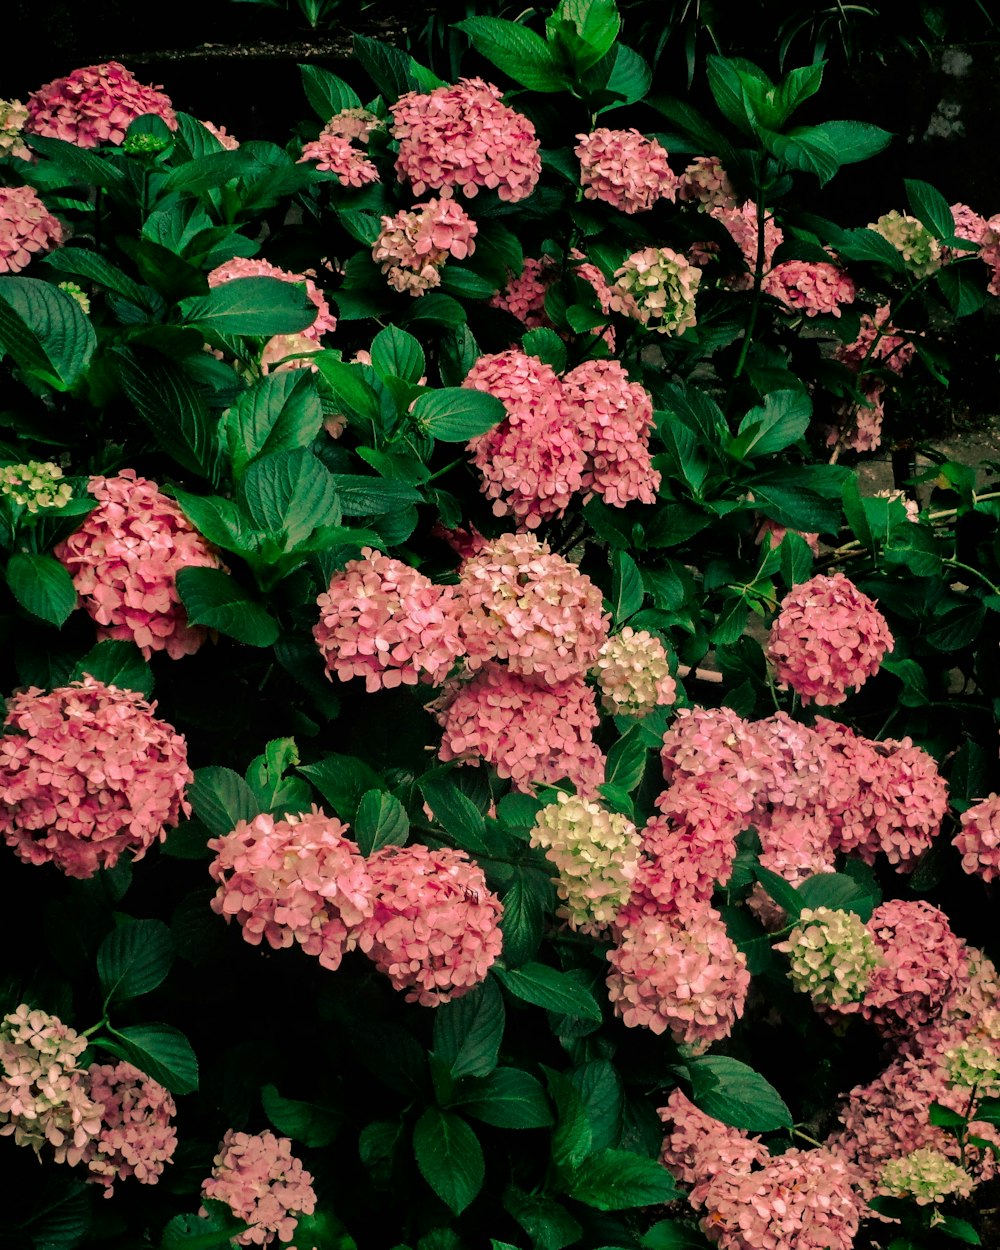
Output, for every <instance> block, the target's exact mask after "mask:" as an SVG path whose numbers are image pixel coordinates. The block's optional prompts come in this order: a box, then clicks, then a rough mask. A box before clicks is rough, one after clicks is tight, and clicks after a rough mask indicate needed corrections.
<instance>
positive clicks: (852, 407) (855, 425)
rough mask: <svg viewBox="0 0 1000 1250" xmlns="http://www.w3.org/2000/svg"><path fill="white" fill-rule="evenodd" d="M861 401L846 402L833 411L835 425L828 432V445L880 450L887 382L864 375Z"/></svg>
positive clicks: (850, 448)
mask: <svg viewBox="0 0 1000 1250" xmlns="http://www.w3.org/2000/svg"><path fill="white" fill-rule="evenodd" d="M858 389H859V390H860V392H861V402H858V403H855V402H854V401H852V400H844V401H843V402H841V403H839V404H838V405H837V407H836V410H835V412H834V424H833V425H832V427H831V428H830V429H829V430H828V431H827V438H826V445H827V446H828V447H834V446H836V445H839V446H841V447H844V448H847V449H848V450H850V451H877V450H878V448H879V447H881V445H882V423H883V421H884V420H885V399H884V393H885V383H884V382H883V381H882V380H881V378H875V377H870V376H867V375H866V376H865V378H864V380H863V381H862V382H861V384H860V386H859V388H858Z"/></svg>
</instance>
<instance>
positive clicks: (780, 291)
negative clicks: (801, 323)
mask: <svg viewBox="0 0 1000 1250" xmlns="http://www.w3.org/2000/svg"><path fill="white" fill-rule="evenodd" d="M762 289H763V290H764V292H765V294H767V295H773V296H774V298H775V299H776V300H778V301H779V303H782V304H784V305H785V307H786V308H788V309H790V310H791V311H792V312H798V313H805V315H806V316H807V317H817V316H819V315H820V314H821V313H829V314H830V315H832V316H834V317H839V316H840V308H841V305H842V304H853V303H854V283H853V281H852V280H851V278H850V275H849V274H847V273H845V272H844V270H843V269H841V268H840V266H839V265H833V264H828V263H826V262H825V261H818V262H817V261H805V260H786V261H782V263H781V264H780V265H775V266H774V268H773V269H771V270H770V271H769V272H768V273H767V274H765V275H764V280H763V283H762Z"/></svg>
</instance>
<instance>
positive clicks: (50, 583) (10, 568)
mask: <svg viewBox="0 0 1000 1250" xmlns="http://www.w3.org/2000/svg"><path fill="white" fill-rule="evenodd" d="M7 585H8V586H9V587H10V591H11V594H12V595H13V596H14V598H15V599H16V600H17V601H18V603H19V604H20V605H21V607H22V608H24V610H25V611H26V612H30V613H31V615H32V616H37V617H38V618H39V620H42V621H48V623H49V624H50V625H62V624H63V622H64V621H65V620H66V619H67V618H68V617H69V614H70V613H71V612H72V611H73V609H74V608H75V607H76V590H75V589H74V587H73V579H72V578H71V577H70V575H69V573H68V572H67V571H66V569H65V568H64V567H63V565H61V564H60V563H59V561H58V560H57V559H56V558H55V556H40V555H29V554H28V553H27V552H23V551H17V552H15V553H14V554H13V555H12V556H11V557H10V560H9V561H8V562H7Z"/></svg>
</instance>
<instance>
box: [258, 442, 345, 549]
mask: <svg viewBox="0 0 1000 1250" xmlns="http://www.w3.org/2000/svg"><path fill="white" fill-rule="evenodd" d="M238 495H239V501H240V503H241V504H242V506H243V507H244V508H245V509H246V512H247V515H248V516H249V517H250V519H251V520H252V521H253V522H254V524H255V525H256V526H257V527H258V528H259V529H261V530H263V531H264V532H265V533H268V534H271V535H273V536H274V538H275V541H276V542H277V543H278V545H279V546H280V547H281V549H282V550H284V551H290V550H294V549H295V547H297V546H298V545H299V543H302V542H304V541H305V540H306V539H307V538H308V537H309V535H310V534H312V533H313V531H314V530H317V529H319V528H320V527H321V526H324V525H339V524H340V516H341V509H340V504H339V500H338V497H337V486H336V481H335V478H334V475H333V474H332V473H331V472H330V470H329V469H328V468H327V467H326V465H324V464H323V463H322V462H321V461H320V460H318V459H317V458H316V457H315V456H314V455H313V454H312V452H310V451H308V450H306V449H305V448H296V449H294V450H292V451H279V452H274V453H272V454H271V455H268V456H261V457H259V458H258V459H257V460H255V461H254V462H253V463H252V464H251V465H250V466H249V467H248V468H247V471H246V473H245V474H244V475H243V477H242V478H241V479H240V483H239V487H238Z"/></svg>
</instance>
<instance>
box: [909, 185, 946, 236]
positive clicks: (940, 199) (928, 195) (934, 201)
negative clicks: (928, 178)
mask: <svg viewBox="0 0 1000 1250" xmlns="http://www.w3.org/2000/svg"><path fill="white" fill-rule="evenodd" d="M903 186H904V187H905V188H906V198H907V200H908V202H909V205H910V212H911V213H912V214H913V216H914V217H916V219H917V220H918V221H919V222H921V224H922V225H924V226H926V227H927V229H928V230H929V231H930V232H931V234H933V235H934V237H935V238H936V239H951V238H954V235H955V219H954V217H952V215H951V208H950V207H949V205H948V201H947V200H946V199H945V198H944V196H943V195H942V194H941V192H940V191H938V190H937V189H936V188H935V187H932V186H931V184H930V183H929V182H920V181H919V179H916V178H904V179H903Z"/></svg>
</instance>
